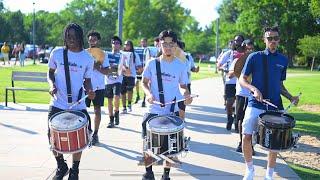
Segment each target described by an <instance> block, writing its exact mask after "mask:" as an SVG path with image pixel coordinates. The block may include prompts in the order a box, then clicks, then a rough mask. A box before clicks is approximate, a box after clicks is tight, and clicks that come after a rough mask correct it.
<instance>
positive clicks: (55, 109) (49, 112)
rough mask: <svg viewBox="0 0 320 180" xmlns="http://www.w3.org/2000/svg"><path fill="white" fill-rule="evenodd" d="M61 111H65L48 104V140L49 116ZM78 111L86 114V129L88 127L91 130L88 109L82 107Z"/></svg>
mask: <svg viewBox="0 0 320 180" xmlns="http://www.w3.org/2000/svg"><path fill="white" fill-rule="evenodd" d="M61 111H65V110H63V109H59V108H56V107H54V106H50V107H49V111H48V138H49V141H50V127H49V121H50V119H51V117H52V116H53V115H54V114H56V113H58V112H61ZM80 111H81V112H83V113H84V114H85V115H86V117H87V119H88V121H89V127H88V129H89V131H92V129H91V119H90V116H89V114H88V111H87V110H86V109H82V110H80Z"/></svg>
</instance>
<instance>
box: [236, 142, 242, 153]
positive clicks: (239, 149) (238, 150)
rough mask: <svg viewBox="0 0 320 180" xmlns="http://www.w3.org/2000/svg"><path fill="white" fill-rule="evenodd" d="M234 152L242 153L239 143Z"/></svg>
mask: <svg viewBox="0 0 320 180" xmlns="http://www.w3.org/2000/svg"><path fill="white" fill-rule="evenodd" d="M236 151H237V152H240V153H242V145H241V143H239V145H238V147H237V149H236Z"/></svg>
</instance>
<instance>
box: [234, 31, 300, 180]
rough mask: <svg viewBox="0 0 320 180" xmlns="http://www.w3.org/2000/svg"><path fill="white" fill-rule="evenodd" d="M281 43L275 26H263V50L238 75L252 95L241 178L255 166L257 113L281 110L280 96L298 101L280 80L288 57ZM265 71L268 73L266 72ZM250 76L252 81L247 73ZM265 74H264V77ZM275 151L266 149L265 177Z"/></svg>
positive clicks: (244, 127) (271, 168) (269, 175)
mask: <svg viewBox="0 0 320 180" xmlns="http://www.w3.org/2000/svg"><path fill="white" fill-rule="evenodd" d="M279 42H280V34H279V29H278V27H267V28H264V43H265V45H266V49H265V50H264V51H259V52H254V53H251V54H250V55H249V56H248V58H247V62H246V64H245V67H244V68H243V71H242V74H241V76H240V85H241V86H243V87H245V88H247V89H248V90H249V91H250V92H251V93H252V95H251V96H249V102H248V107H247V109H246V112H245V117H244V119H243V124H242V133H243V143H242V150H243V154H244V159H245V163H246V171H245V175H244V178H243V179H246V180H252V179H253V177H254V166H253V161H252V148H251V141H252V133H253V131H254V130H255V129H256V126H257V121H258V116H259V115H260V114H261V113H263V112H265V111H266V110H267V108H268V110H280V111H282V110H283V105H282V100H281V97H280V95H283V96H284V97H286V98H287V99H289V100H290V101H291V102H292V103H294V104H295V105H296V104H298V102H299V97H298V96H292V95H291V94H290V93H289V92H288V91H287V89H286V88H285V86H284V84H283V81H284V80H285V79H286V71H287V66H288V59H287V58H286V57H285V56H284V55H283V54H281V53H279V52H278V50H277V47H278V45H279ZM266 71H267V72H266ZM249 75H252V82H251V84H250V83H249V81H248V76H249ZM265 75H267V76H265ZM266 99H267V100H268V101H269V102H271V103H273V104H274V105H276V106H278V109H275V108H273V107H270V106H269V107H266V105H264V104H262V101H263V100H266ZM276 158H277V153H276V152H272V151H270V152H269V156H268V165H267V171H266V174H265V179H272V176H273V172H274V167H275V165H276Z"/></svg>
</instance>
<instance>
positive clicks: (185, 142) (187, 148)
mask: <svg viewBox="0 0 320 180" xmlns="http://www.w3.org/2000/svg"><path fill="white" fill-rule="evenodd" d="M190 140H191V138H190V137H184V150H185V151H186V152H188V151H189V142H190Z"/></svg>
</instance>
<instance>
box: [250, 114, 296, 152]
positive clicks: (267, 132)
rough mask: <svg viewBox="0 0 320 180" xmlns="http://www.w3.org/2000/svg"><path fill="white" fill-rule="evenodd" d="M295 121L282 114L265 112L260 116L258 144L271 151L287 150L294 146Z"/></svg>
mask: <svg viewBox="0 0 320 180" xmlns="http://www.w3.org/2000/svg"><path fill="white" fill-rule="evenodd" d="M294 126H295V120H294V118H293V117H292V116H290V115H288V114H283V113H281V112H265V113H262V114H260V115H259V123H258V132H257V139H256V141H257V143H258V144H259V145H261V146H262V147H264V148H266V149H268V150H271V151H281V150H287V149H289V148H291V147H292V146H293V145H294V142H295V141H294V137H293V135H292V128H293V127H294Z"/></svg>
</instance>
